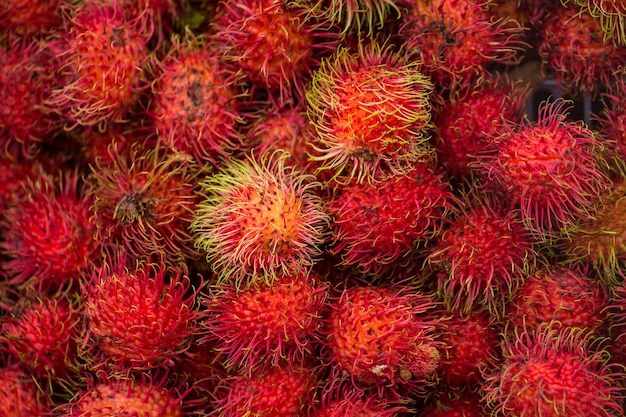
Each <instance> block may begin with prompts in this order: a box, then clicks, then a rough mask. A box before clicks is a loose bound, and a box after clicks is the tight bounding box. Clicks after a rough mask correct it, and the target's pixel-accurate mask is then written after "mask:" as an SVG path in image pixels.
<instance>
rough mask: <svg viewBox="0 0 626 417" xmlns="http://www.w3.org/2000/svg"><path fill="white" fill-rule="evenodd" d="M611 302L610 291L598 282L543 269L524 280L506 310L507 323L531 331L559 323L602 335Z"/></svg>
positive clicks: (572, 271) (557, 269) (572, 273)
mask: <svg viewBox="0 0 626 417" xmlns="http://www.w3.org/2000/svg"><path fill="white" fill-rule="evenodd" d="M608 298H609V291H608V288H607V286H606V285H605V283H604V282H602V281H600V280H599V279H597V278H595V277H590V276H588V275H587V274H585V273H583V272H582V271H577V270H575V269H570V268H565V267H561V266H552V265H550V266H544V267H542V268H539V269H537V270H535V271H532V272H531V273H530V274H529V275H528V276H526V277H525V278H524V282H523V283H522V285H520V287H519V288H518V289H517V291H516V292H515V294H513V297H512V298H511V301H510V302H509V304H508V306H507V314H506V319H507V321H508V323H509V326H510V327H519V328H522V327H525V328H526V329H529V330H530V329H535V328H537V326H539V325H540V324H541V323H547V322H550V321H556V322H558V323H559V325H560V326H564V327H565V326H567V327H575V328H583V329H587V330H590V331H595V332H596V333H597V334H600V333H601V332H602V330H603V329H604V326H603V324H604V321H605V318H606V312H605V309H606V307H607V305H608Z"/></svg>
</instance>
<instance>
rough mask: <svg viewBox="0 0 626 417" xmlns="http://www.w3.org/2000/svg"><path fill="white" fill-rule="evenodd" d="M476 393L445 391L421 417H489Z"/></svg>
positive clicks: (423, 411)
mask: <svg viewBox="0 0 626 417" xmlns="http://www.w3.org/2000/svg"><path fill="white" fill-rule="evenodd" d="M490 415H491V414H490V413H487V412H485V411H484V410H483V409H482V408H481V405H480V402H479V400H478V398H477V396H476V394H475V393H473V392H471V391H469V390H465V391H458V392H457V391H455V390H450V391H447V390H445V389H444V390H443V392H441V393H440V394H439V395H438V396H437V397H436V400H435V402H434V403H432V405H429V406H428V407H427V408H425V409H424V410H422V412H421V413H420V414H419V417H489V416H490Z"/></svg>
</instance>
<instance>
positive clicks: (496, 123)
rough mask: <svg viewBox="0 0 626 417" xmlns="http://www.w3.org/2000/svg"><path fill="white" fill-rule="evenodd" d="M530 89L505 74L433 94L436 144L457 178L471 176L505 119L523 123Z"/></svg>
mask: <svg viewBox="0 0 626 417" xmlns="http://www.w3.org/2000/svg"><path fill="white" fill-rule="evenodd" d="M525 98H526V89H525V87H524V86H523V85H522V84H521V83H519V82H513V81H509V80H508V79H507V78H505V77H502V76H494V75H492V76H485V77H484V78H481V79H480V80H478V82H475V83H462V84H460V85H458V86H455V88H453V89H452V90H451V91H450V92H448V93H445V92H444V93H439V94H433V96H432V99H433V125H434V126H435V129H434V131H435V133H434V134H433V143H434V146H435V149H436V150H437V161H438V162H439V163H440V164H441V165H443V166H444V167H445V169H446V170H447V172H448V173H449V174H450V175H451V176H452V177H454V178H457V179H463V178H467V177H468V176H469V174H470V173H471V172H474V171H475V169H473V168H471V164H472V162H473V161H474V160H475V159H476V156H477V155H478V154H479V153H480V152H481V151H482V150H483V149H484V148H485V147H486V146H489V143H490V141H491V138H492V137H494V136H498V134H499V133H500V131H501V130H502V129H503V127H502V125H503V123H505V122H509V123H519V122H521V121H522V114H523V111H524V108H525V105H526V101H525Z"/></svg>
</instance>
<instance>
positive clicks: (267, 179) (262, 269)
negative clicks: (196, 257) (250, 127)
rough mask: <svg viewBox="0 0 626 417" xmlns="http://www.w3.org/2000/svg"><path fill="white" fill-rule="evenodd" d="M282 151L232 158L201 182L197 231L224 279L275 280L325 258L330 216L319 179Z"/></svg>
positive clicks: (194, 226) (194, 227) (200, 245)
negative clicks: (292, 163)
mask: <svg viewBox="0 0 626 417" xmlns="http://www.w3.org/2000/svg"><path fill="white" fill-rule="evenodd" d="M288 157H289V154H288V153H285V152H282V151H279V152H274V153H272V154H269V155H264V156H261V157H259V158H255V157H254V155H252V156H248V157H246V158H245V160H236V159H232V160H230V161H229V162H228V163H227V164H226V166H225V167H224V169H223V170H221V171H219V172H216V173H215V174H213V175H210V176H208V177H207V178H206V180H205V181H203V182H202V183H201V186H202V188H203V190H204V192H205V193H206V194H205V197H204V199H203V200H202V201H200V202H199V203H198V209H197V210H196V217H195V219H194V220H193V222H192V224H191V229H192V231H193V233H194V236H195V239H196V247H197V248H199V249H200V250H202V251H204V252H206V254H207V255H206V256H207V261H208V262H209V264H211V267H212V269H213V271H214V272H215V273H216V274H217V275H218V278H219V279H220V280H221V281H226V280H229V279H233V280H234V281H236V282H239V281H241V280H242V279H244V278H246V277H248V279H251V280H258V279H266V280H271V279H272V278H274V277H275V276H276V275H277V274H286V275H291V274H299V273H302V272H304V271H306V270H307V269H308V268H309V267H310V266H311V265H312V264H313V263H314V262H315V259H316V257H317V256H319V255H320V254H321V248H320V245H321V244H322V243H323V242H324V240H325V238H326V229H327V228H328V225H329V217H328V215H327V214H326V213H325V212H324V210H323V204H322V200H321V198H320V197H319V196H318V195H316V194H315V192H316V189H317V188H318V187H319V183H317V182H316V181H314V177H313V176H312V175H309V174H304V173H302V172H300V171H298V170H296V169H295V168H294V167H290V166H286V164H285V162H286V159H287V158H288Z"/></svg>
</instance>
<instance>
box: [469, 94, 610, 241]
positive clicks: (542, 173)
mask: <svg viewBox="0 0 626 417" xmlns="http://www.w3.org/2000/svg"><path fill="white" fill-rule="evenodd" d="M571 108H572V107H571V104H570V102H568V101H567V100H563V99H557V100H554V101H552V102H544V103H543V104H542V105H541V106H540V108H539V117H538V121H537V122H536V123H535V124H522V125H516V124H511V125H507V129H506V132H504V133H503V134H502V135H500V136H499V137H498V138H495V139H494V140H495V145H496V149H495V150H493V151H492V150H487V151H486V152H485V154H484V155H481V157H480V160H479V162H478V163H479V165H480V166H481V168H482V169H483V170H484V171H483V172H484V173H485V175H486V176H487V177H488V178H489V179H490V180H491V181H493V182H494V183H496V184H498V185H499V186H500V187H502V189H503V190H504V191H505V194H506V196H507V197H506V198H507V199H509V200H510V201H512V202H514V203H515V204H517V205H518V206H519V208H520V210H521V218H522V220H523V222H524V224H525V226H526V227H527V228H528V229H529V230H531V231H532V232H533V234H534V235H535V236H536V237H537V238H538V239H543V240H552V241H553V240H554V239H555V237H556V236H558V234H559V233H560V232H562V231H563V229H565V228H566V227H568V226H569V225H571V224H572V222H573V221H574V219H575V218H577V217H578V218H589V217H590V216H591V209H592V207H593V205H594V204H596V203H597V201H598V196H599V194H600V193H601V190H602V189H603V188H604V187H606V184H607V178H606V176H605V174H604V173H603V171H602V169H601V162H600V161H601V157H600V155H599V151H600V150H601V148H602V143H601V141H600V140H599V138H598V137H597V136H596V135H595V133H594V132H593V131H592V130H591V129H589V128H588V127H587V126H586V125H584V124H583V123H582V122H573V121H568V120H567V113H568V111H569V110H570V109H571Z"/></svg>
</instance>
